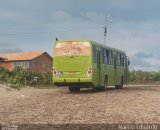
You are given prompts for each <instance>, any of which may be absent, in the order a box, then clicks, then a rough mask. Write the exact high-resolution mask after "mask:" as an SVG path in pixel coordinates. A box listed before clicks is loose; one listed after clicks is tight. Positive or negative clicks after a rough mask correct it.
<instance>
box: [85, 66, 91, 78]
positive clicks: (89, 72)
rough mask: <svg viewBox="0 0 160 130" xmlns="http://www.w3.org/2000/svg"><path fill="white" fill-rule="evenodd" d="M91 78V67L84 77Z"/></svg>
mask: <svg viewBox="0 0 160 130" xmlns="http://www.w3.org/2000/svg"><path fill="white" fill-rule="evenodd" d="M91 76H92V67H89V68H88V70H87V73H86V77H91Z"/></svg>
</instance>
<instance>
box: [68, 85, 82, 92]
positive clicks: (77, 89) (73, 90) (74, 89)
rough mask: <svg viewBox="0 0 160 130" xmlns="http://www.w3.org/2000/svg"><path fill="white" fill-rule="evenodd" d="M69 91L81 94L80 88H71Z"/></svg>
mask: <svg viewBox="0 0 160 130" xmlns="http://www.w3.org/2000/svg"><path fill="white" fill-rule="evenodd" d="M69 91H70V92H79V91H80V87H76V86H69Z"/></svg>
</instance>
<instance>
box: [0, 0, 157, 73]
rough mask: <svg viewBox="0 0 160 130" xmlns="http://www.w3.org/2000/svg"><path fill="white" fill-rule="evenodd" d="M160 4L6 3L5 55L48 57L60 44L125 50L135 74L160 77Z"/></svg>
mask: <svg viewBox="0 0 160 130" xmlns="http://www.w3.org/2000/svg"><path fill="white" fill-rule="evenodd" d="M159 12H160V0H0V53H15V52H27V51H46V52H48V53H49V54H50V55H51V56H52V55H53V47H54V42H55V39H56V37H57V38H58V39H59V40H77V39H78V40H93V41H97V42H99V43H102V44H103V43H104V26H105V16H107V21H108V22H107V43H106V44H107V45H108V46H111V47H114V48H118V49H121V50H124V51H125V52H126V54H127V55H128V56H129V58H130V62H131V65H130V69H131V70H133V69H135V70H144V71H160V13H159Z"/></svg>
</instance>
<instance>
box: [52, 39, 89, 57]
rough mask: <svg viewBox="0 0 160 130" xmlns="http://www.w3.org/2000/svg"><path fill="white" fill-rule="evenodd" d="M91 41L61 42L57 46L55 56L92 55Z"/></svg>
mask: <svg viewBox="0 0 160 130" xmlns="http://www.w3.org/2000/svg"><path fill="white" fill-rule="evenodd" d="M90 55H91V47H90V44H89V42H59V43H57V44H56V47H55V56H90Z"/></svg>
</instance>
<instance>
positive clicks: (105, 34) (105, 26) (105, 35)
mask: <svg viewBox="0 0 160 130" xmlns="http://www.w3.org/2000/svg"><path fill="white" fill-rule="evenodd" d="M108 23H112V21H110V20H109V19H108V17H107V15H105V25H104V45H107V27H108Z"/></svg>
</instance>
